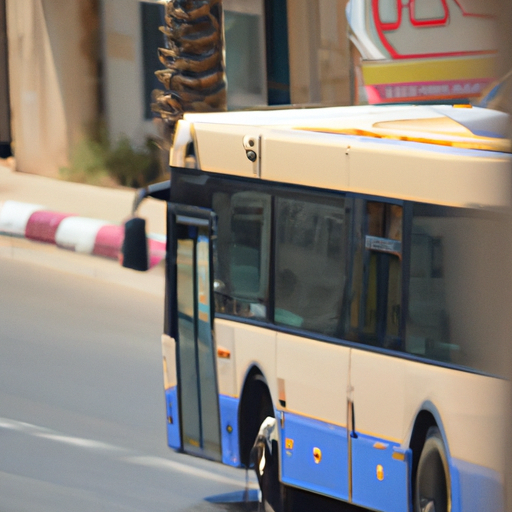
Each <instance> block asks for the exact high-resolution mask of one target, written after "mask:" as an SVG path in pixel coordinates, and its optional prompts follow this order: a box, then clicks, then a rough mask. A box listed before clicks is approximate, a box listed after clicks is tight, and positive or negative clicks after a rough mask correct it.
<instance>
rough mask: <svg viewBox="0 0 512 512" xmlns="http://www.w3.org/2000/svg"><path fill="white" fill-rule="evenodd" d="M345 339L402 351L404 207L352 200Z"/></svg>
mask: <svg viewBox="0 0 512 512" xmlns="http://www.w3.org/2000/svg"><path fill="white" fill-rule="evenodd" d="M351 240H352V244H353V245H352V247H351V265H350V267H351V282H350V286H349V289H350V295H349V305H348V311H347V319H346V323H347V325H346V328H345V331H346V337H347V338H348V339H350V340H353V341H359V342H362V343H366V344H369V345H375V346H380V347H385V348H391V349H396V350H400V349H401V348H402V338H401V297H402V289H401V286H402V207H401V206H399V205H393V204H386V203H382V202H376V201H364V200H362V199H356V200H355V201H354V213H353V224H352V236H351Z"/></svg>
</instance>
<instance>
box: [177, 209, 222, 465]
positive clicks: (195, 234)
mask: <svg viewBox="0 0 512 512" xmlns="http://www.w3.org/2000/svg"><path fill="white" fill-rule="evenodd" d="M201 213H202V212H201ZM211 229H212V226H211V219H210V218H209V216H208V215H205V214H204V213H203V216H201V217H194V216H193V215H190V214H186V215H180V214H179V212H177V214H176V215H175V216H174V226H173V230H172V231H173V234H174V238H175V241H174V243H173V247H175V250H176V253H175V262H176V265H175V266H174V265H171V274H172V273H173V272H174V273H175V276H174V277H175V279H172V277H173V276H171V280H170V282H171V283H175V293H174V292H173V290H171V297H174V299H175V300H174V301H172V300H171V303H170V304H171V312H170V313H171V314H170V327H171V332H173V334H174V336H175V338H176V339H177V343H178V345H177V346H178V348H177V366H178V389H179V401H180V417H181V433H182V448H183V449H184V450H185V451H186V452H188V453H192V454H194V455H200V456H203V457H207V458H210V459H216V460H220V454H221V447H220V431H219V406H218V398H217V379H216V371H215V358H214V342H213V337H212V304H211V300H210V298H211V286H212V279H211V276H212V271H211V268H210V264H211V258H210V254H211ZM171 286H172V284H171Z"/></svg>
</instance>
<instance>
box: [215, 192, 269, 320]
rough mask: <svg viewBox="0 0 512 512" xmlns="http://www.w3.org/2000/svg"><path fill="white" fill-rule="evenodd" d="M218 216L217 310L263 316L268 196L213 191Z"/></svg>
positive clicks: (266, 293)
mask: <svg viewBox="0 0 512 512" xmlns="http://www.w3.org/2000/svg"><path fill="white" fill-rule="evenodd" d="M213 208H214V211H215V212H216V213H217V216H218V223H217V238H216V241H215V244H214V247H215V249H214V276H215V277H214V293H215V306H216V310H217V312H219V313H226V314H232V315H237V316H243V317H246V318H256V319H266V318H267V300H268V276H269V258H270V219H271V199H270V196H269V195H268V194H262V193H258V192H237V193H234V194H231V195H230V194H228V193H225V192H218V193H215V194H214V195H213Z"/></svg>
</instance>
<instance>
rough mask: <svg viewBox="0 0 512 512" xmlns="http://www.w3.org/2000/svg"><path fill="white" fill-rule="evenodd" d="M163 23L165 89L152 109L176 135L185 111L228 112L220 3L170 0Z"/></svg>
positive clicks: (161, 54) (160, 51)
mask: <svg viewBox="0 0 512 512" xmlns="http://www.w3.org/2000/svg"><path fill="white" fill-rule="evenodd" d="M165 21H166V26H165V27H161V28H160V30H162V32H163V33H164V34H165V36H166V41H167V47H166V48H159V49H158V54H159V58H160V61H161V62H162V64H163V65H164V66H165V69H163V70H160V71H157V72H156V75H157V77H158V79H159V80H160V81H161V82H162V83H163V84H164V86H165V88H166V91H154V93H153V98H154V103H153V104H152V106H151V107H152V110H153V111H154V112H156V113H157V114H158V115H159V116H160V117H161V118H162V120H163V122H164V124H165V125H166V127H167V130H168V131H170V133H171V134H172V132H173V128H174V125H175V123H176V122H177V121H178V119H180V118H181V117H182V116H183V113H184V112H209V111H221V110H226V108H227V101H226V73H225V63H224V31H223V15H222V0H169V1H168V3H167V5H166V16H165Z"/></svg>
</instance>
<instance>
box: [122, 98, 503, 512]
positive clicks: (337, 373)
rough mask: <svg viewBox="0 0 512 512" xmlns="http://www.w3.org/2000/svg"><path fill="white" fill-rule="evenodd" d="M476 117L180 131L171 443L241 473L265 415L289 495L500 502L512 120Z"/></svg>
mask: <svg viewBox="0 0 512 512" xmlns="http://www.w3.org/2000/svg"><path fill="white" fill-rule="evenodd" d="M464 107H465V108H458V106H380V107H379V106H363V107H339V108H324V109H302V110H299V109H297V110H283V111H260V112H231V113H213V114H190V115H185V118H184V119H183V120H181V121H179V123H178V126H177V130H176V133H175V136H174V145H173V148H172V150H171V158H170V165H171V180H170V189H169V190H168V192H165V193H163V192H162V191H161V190H160V192H158V194H160V196H161V197H162V196H163V195H164V196H165V194H168V195H167V198H166V200H167V202H168V203H167V204H168V209H167V211H168V239H167V267H166V269H167V279H166V282H167V289H166V308H165V326H164V334H163V336H162V344H163V364H164V383H165V397H166V409H167V432H168V444H169V446H170V447H172V448H175V449H177V450H181V451H184V452H186V453H190V454H193V455H196V456H201V457H206V458H209V459H213V460H218V461H220V462H223V463H224V464H229V465H232V466H237V467H248V466H250V464H251V450H252V448H253V445H254V442H255V439H256V436H257V435H258V433H259V432H260V429H261V425H262V424H263V423H264V422H265V421H266V423H265V429H263V431H264V433H266V435H267V436H268V439H269V443H270V442H271V439H273V440H274V441H273V442H272V443H273V445H274V447H277V452H275V451H274V452H273V454H272V455H273V457H274V459H275V460H277V468H278V471H277V473H276V475H277V477H276V479H277V485H279V486H280V489H281V490H283V492H280V494H279V495H280V496H281V498H280V500H281V499H285V497H286V493H287V491H289V490H290V489H291V490H293V489H302V490H305V491H309V492H312V493H317V494H319V495H323V496H327V497H330V498H334V499H337V500H342V501H345V502H350V503H353V504H356V505H359V506H362V507H365V508H368V509H371V510H377V511H385V512H408V511H412V510H414V511H416V512H419V511H433V510H435V511H436V512H440V511H441V512H443V511H446V512H448V511H451V512H468V511H482V510H486V511H501V510H503V507H504V497H503V489H504V480H503V479H504V477H503V475H504V450H503V446H504V443H503V417H504V413H503V411H504V407H505V403H506V399H507V398H506V397H507V382H506V380H505V379H503V378H502V377H503V375H505V374H506V368H505V367H504V366H505V362H504V360H503V358H500V357H496V350H495V346H496V343H497V340H499V339H501V338H502V337H503V329H504V325H503V322H502V320H503V319H502V315H500V314H499V310H500V308H499V307H496V306H497V305H498V304H501V303H502V302H503V301H504V300H507V297H506V293H508V291H507V290H505V288H506V287H504V286H503V283H504V282H505V281H504V280H505V279H506V276H505V275H504V273H503V269H504V268H505V267H506V264H507V262H506V261H505V257H503V258H502V260H503V265H504V266H503V267H500V265H497V264H495V262H496V259H495V258H494V256H496V254H495V253H496V252H497V250H496V248H497V245H496V244H497V243H499V241H500V240H502V239H503V238H502V236H503V235H502V233H503V229H504V227H505V226H506V222H507V220H506V219H507V215H506V212H507V208H508V207H509V206H510V195H511V158H510V142H509V140H508V139H506V138H505V134H506V130H507V126H508V117H507V116H506V115H505V114H503V113H500V112H496V111H492V110H486V109H480V108H470V107H468V106H467V105H466V106H464ZM162 194H163V195H162ZM127 236H128V235H127ZM491 255H492V256H493V258H492V260H493V262H494V263H493V264H490V261H491V258H490V256H491ZM126 257H127V256H126V254H125V259H126ZM499 257H500V256H499V255H498V258H499ZM269 419H270V420H269ZM276 454H277V455H276ZM260 462H261V461H260ZM257 470H258V471H259V473H260V475H259V476H260V477H263V474H262V473H264V472H265V467H264V464H263V465H261V464H260V465H259V466H258V467H257ZM270 506H271V507H272V508H273V509H274V510H278V509H280V508H281V507H282V503H280V502H279V503H277V502H274V503H270Z"/></svg>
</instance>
